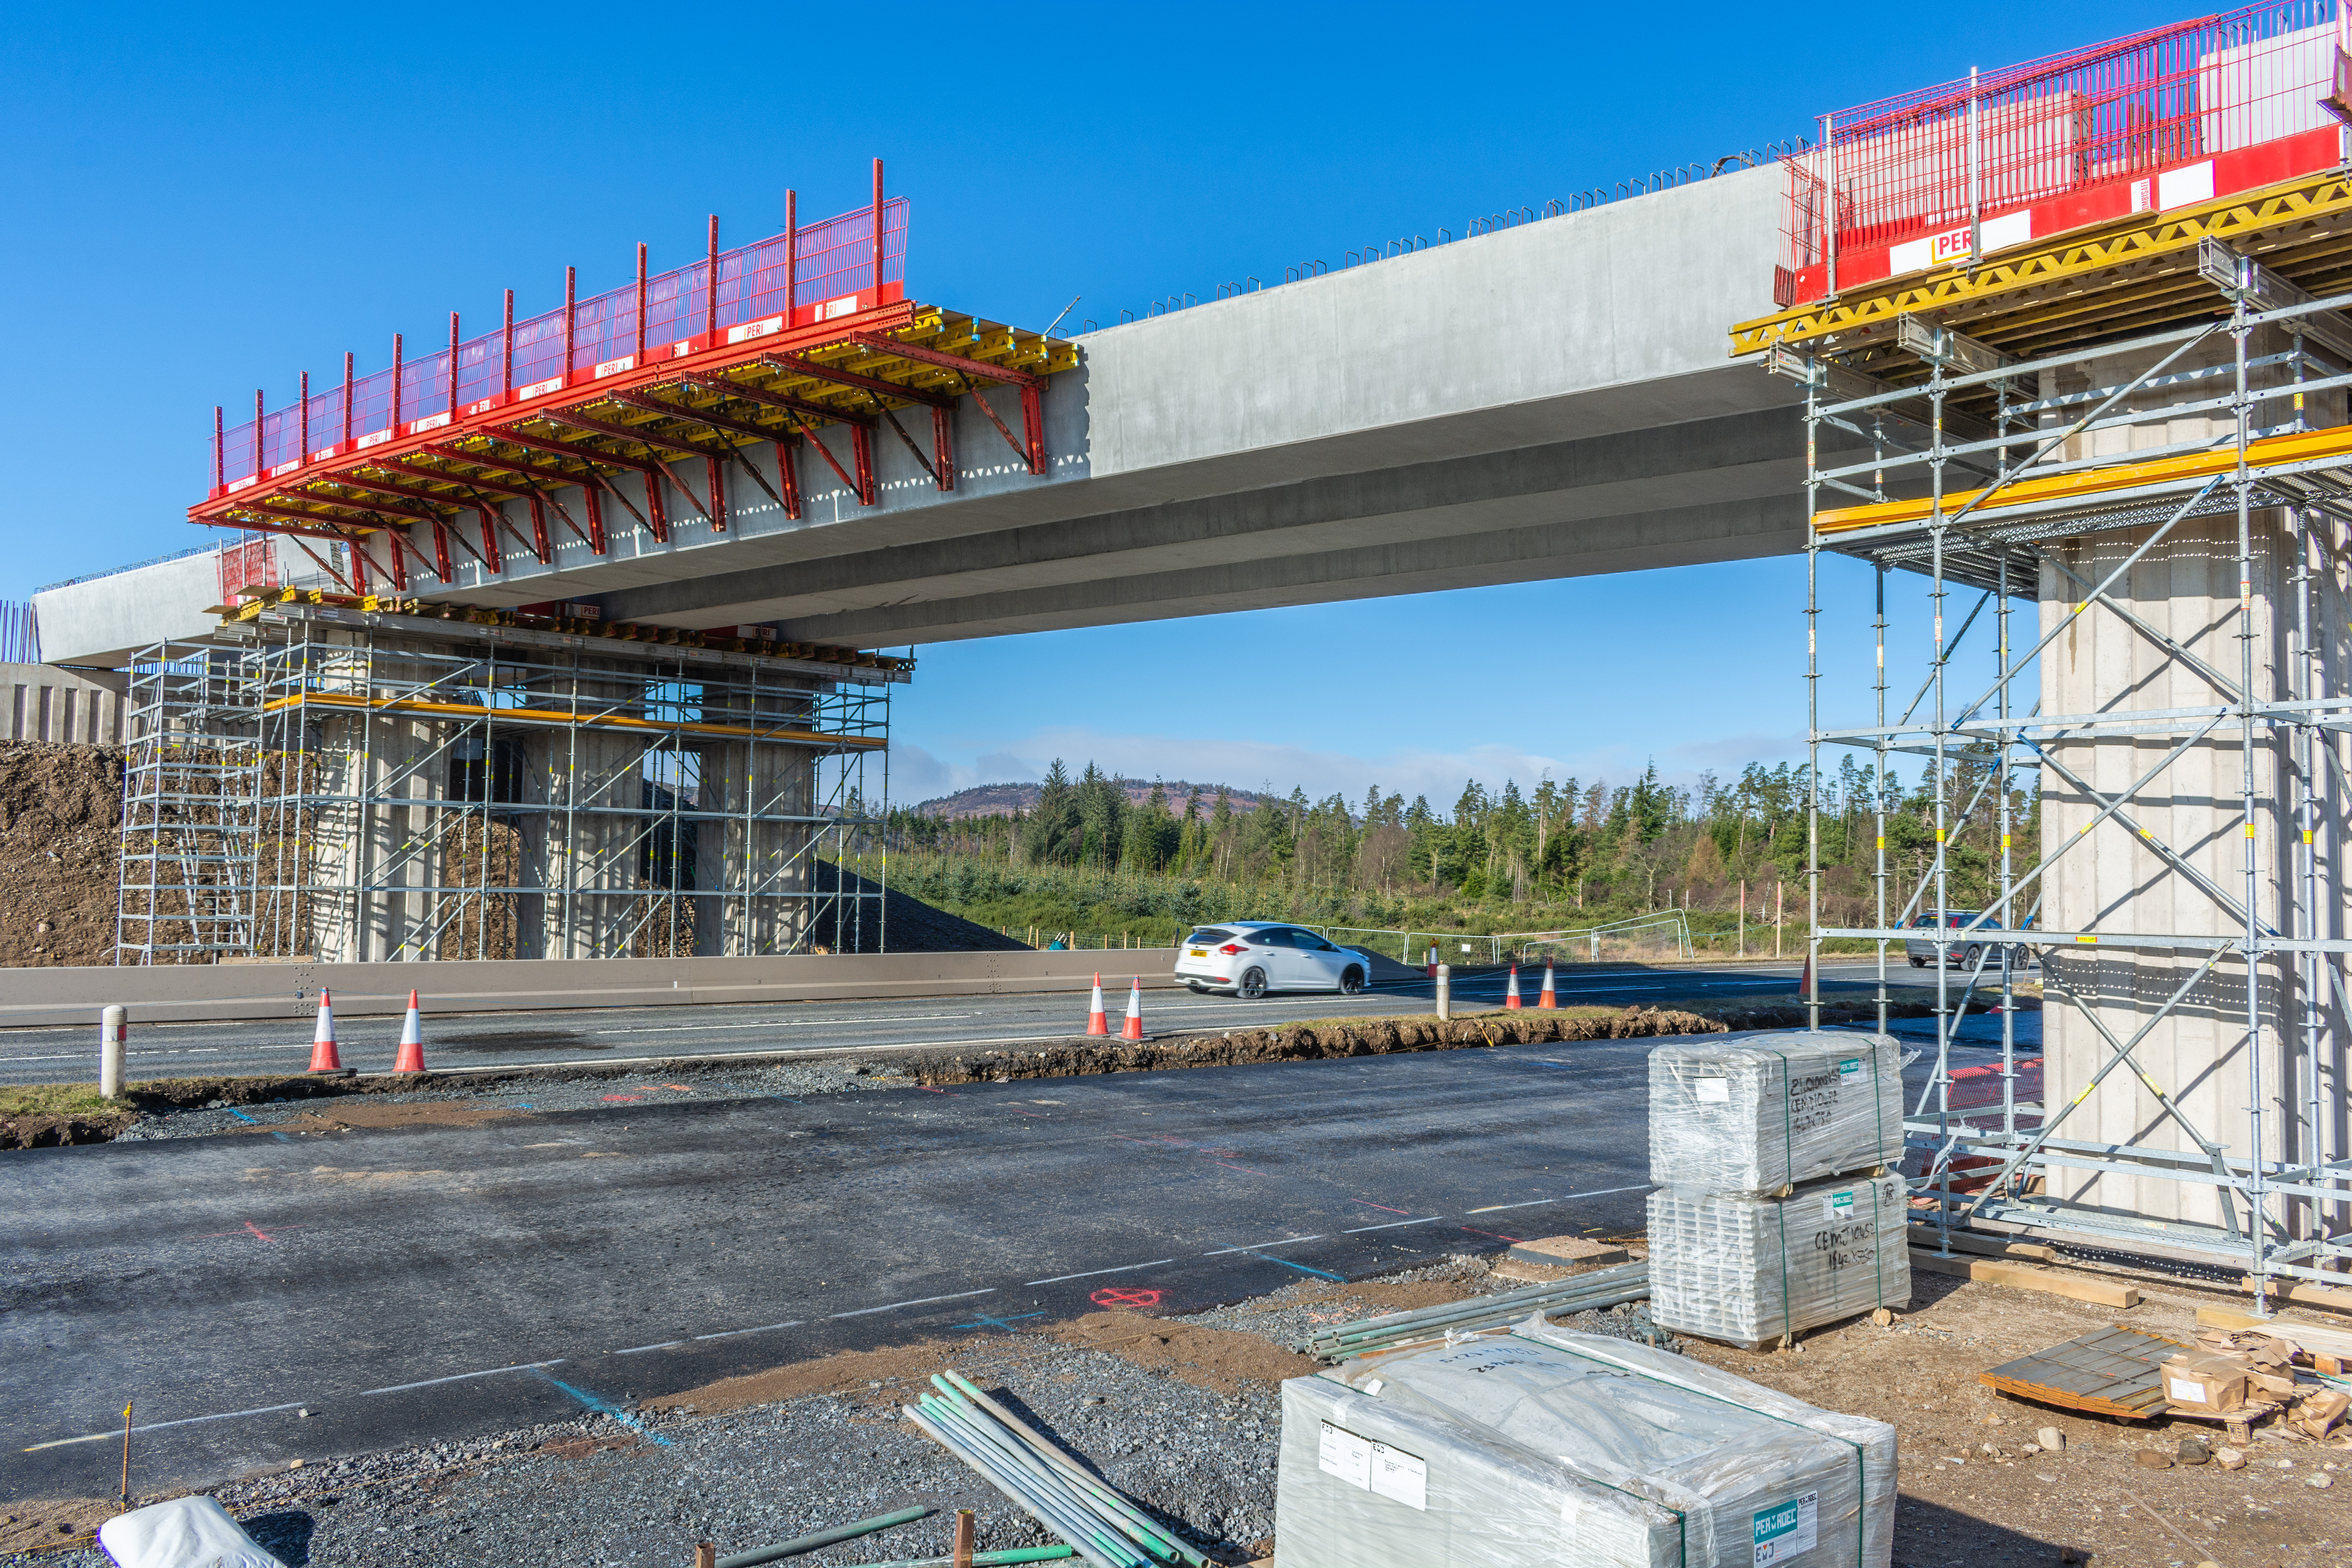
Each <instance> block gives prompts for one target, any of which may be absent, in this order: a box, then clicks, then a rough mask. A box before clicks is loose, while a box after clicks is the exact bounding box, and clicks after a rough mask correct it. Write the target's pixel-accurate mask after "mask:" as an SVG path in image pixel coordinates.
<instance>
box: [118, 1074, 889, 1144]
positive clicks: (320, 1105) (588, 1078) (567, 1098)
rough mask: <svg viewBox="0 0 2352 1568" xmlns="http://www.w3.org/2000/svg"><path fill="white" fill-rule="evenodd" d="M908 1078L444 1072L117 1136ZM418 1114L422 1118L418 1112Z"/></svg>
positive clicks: (198, 1114) (210, 1132)
mask: <svg viewBox="0 0 2352 1568" xmlns="http://www.w3.org/2000/svg"><path fill="white" fill-rule="evenodd" d="M910 1081H911V1080H910V1079H904V1078H899V1077H896V1076H893V1075H891V1074H889V1073H887V1072H886V1071H883V1070H881V1069H878V1068H869V1067H866V1066H864V1065H858V1066H850V1065H845V1064H835V1063H827V1062H810V1063H803V1064H793V1065H781V1064H780V1065H777V1066H772V1067H756V1068H731V1069H719V1070H696V1069H693V1068H657V1069H654V1070H653V1072H652V1076H650V1077H645V1078H639V1077H635V1076H614V1075H612V1074H609V1073H593V1074H582V1073H562V1072H550V1073H517V1074H512V1075H508V1074H500V1075H499V1076H498V1077H497V1078H496V1079H494V1080H492V1081H488V1082H482V1083H472V1082H468V1081H467V1079H462V1078H459V1079H442V1080H440V1081H439V1082H437V1083H436V1084H435V1085H434V1086H433V1087H432V1088H430V1089H415V1090H411V1091H408V1092H405V1093H394V1094H365V1095H358V1094H353V1095H338V1096H334V1097H332V1098H329V1099H323V1100H272V1101H270V1102H268V1104H266V1105H240V1106H230V1105H227V1104H226V1103H224V1102H223V1101H220V1100H215V1101H213V1102H212V1103H211V1104H209V1105H205V1106H200V1107H192V1108H189V1109H186V1110H164V1111H157V1112H151V1113H150V1114H148V1115H145V1116H142V1117H141V1118H140V1119H139V1120H138V1121H136V1122H133V1123H132V1124H131V1126H130V1127H129V1128H128V1129H126V1130H125V1131H122V1132H121V1133H120V1134H118V1135H117V1136H116V1139H115V1142H120V1143H131V1142H148V1141H152V1140H154V1139H160V1138H212V1137H218V1136H222V1135H224V1134H232V1133H251V1132H253V1131H257V1130H263V1131H266V1130H268V1129H270V1128H285V1127H289V1126H291V1127H292V1128H293V1129H294V1131H295V1132H296V1133H299V1132H302V1131H316V1130H318V1129H317V1126H316V1124H317V1122H318V1121H319V1120H320V1118H322V1117H324V1118H331V1117H332V1116H334V1115H335V1113H336V1112H338V1111H350V1112H354V1113H360V1112H364V1113H365V1114H368V1115H370V1116H375V1115H377V1114H380V1112H379V1110H378V1108H385V1107H394V1106H416V1107H432V1106H448V1107H451V1108H460V1107H462V1108H465V1109H467V1110H520V1111H529V1110H541V1111H549V1110H611V1109H612V1108H613V1107H614V1106H615V1105H622V1104H630V1103H643V1102H646V1101H651V1100H677V1099H682V1098H685V1097H687V1096H688V1095H691V1096H693V1097H694V1098H696V1099H698V1100H804V1099H808V1098H810V1097H813V1096H816V1095H825V1094H844V1093H850V1092H855V1091H857V1090H862V1089H904V1088H906V1087H907V1086H908V1083H909V1082H910ZM420 1119H421V1118H420Z"/></svg>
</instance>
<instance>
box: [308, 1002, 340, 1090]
mask: <svg viewBox="0 0 2352 1568" xmlns="http://www.w3.org/2000/svg"><path fill="white" fill-rule="evenodd" d="M310 1070H311V1071H312V1072H341V1071H342V1070H343V1058H342V1057H341V1055H339V1054H338V1053H337V1052H336V1050H335V1004H334V1000H333V998H331V997H330V996H329V995H328V994H327V988H326V987H325V986H323V985H322V986H320V988H319V1026H318V1027H317V1028H315V1029H313V1030H312V1031H311V1032H310Z"/></svg>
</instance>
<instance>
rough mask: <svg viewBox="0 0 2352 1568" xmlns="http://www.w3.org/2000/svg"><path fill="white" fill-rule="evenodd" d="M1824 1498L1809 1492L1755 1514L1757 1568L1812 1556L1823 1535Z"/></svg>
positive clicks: (1817, 1493)
mask: <svg viewBox="0 0 2352 1568" xmlns="http://www.w3.org/2000/svg"><path fill="white" fill-rule="evenodd" d="M1821 1508H1822V1494H1821V1493H1819V1492H1807V1493H1806V1494H1805V1495H1804V1496H1802V1497H1800V1498H1791V1499H1790V1500H1789V1501H1787V1502H1784V1503H1782V1504H1781V1505H1780V1507H1778V1508H1767V1509H1759V1510H1757V1512H1756V1568H1764V1565H1765V1564H1766V1563H1786V1562H1788V1561H1789V1560H1790V1559H1791V1558H1793V1557H1795V1556H1796V1555H1797V1554H1798V1553H1799V1552H1811V1550H1812V1549H1813V1544H1814V1542H1816V1541H1817V1540H1818V1539H1819V1538H1820V1533H1821Z"/></svg>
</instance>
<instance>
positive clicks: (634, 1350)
mask: <svg viewBox="0 0 2352 1568" xmlns="http://www.w3.org/2000/svg"><path fill="white" fill-rule="evenodd" d="M684 1343H686V1342H685V1341H684V1340H664V1341H662V1342H661V1343H659V1344H657V1345H631V1346H630V1347H629V1348H628V1349H627V1350H625V1351H614V1352H613V1353H614V1355H641V1354H643V1353H644V1352H646V1351H667V1350H675V1349H677V1347H678V1346H679V1345H682V1344H684Z"/></svg>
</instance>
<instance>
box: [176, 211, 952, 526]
mask: <svg viewBox="0 0 2352 1568" xmlns="http://www.w3.org/2000/svg"><path fill="white" fill-rule="evenodd" d="M911 211H912V208H911V205H910V204H909V203H908V200H907V199H906V198H905V197H903V196H894V197H891V198H890V199H888V200H887V201H886V202H885V203H884V204H883V216H882V240H883V258H882V278H881V281H882V282H884V283H897V284H900V285H901V286H903V285H904V284H905V282H906V277H907V237H908V226H909V222H910V214H911ZM793 248H796V250H797V255H798V260H797V266H796V268H794V267H793V265H792V264H791V263H790V262H789V260H788V254H787V253H788V249H793ZM709 266H710V264H709V260H708V259H707V258H698V259H697V260H695V261H694V262H692V263H690V264H689V265H688V266H686V267H682V268H676V269H674V270H672V271H669V272H665V273H662V274H660V275H659V276H657V277H655V278H651V279H647V281H646V347H647V349H648V351H651V350H653V349H656V348H667V346H668V345H670V344H671V343H673V342H678V341H680V340H682V339H686V338H690V337H693V336H696V335H698V333H700V332H701V331H702V330H703V324H704V321H705V320H706V316H707V311H708V303H707V289H708V288H709V283H708V279H707V274H708V273H709ZM793 270H796V271H797V287H795V288H794V289H793V294H794V295H795V297H796V298H795V300H794V302H795V303H797V304H800V305H810V304H817V303H821V302H823V301H825V300H838V299H840V298H841V297H842V296H844V295H846V294H852V293H858V292H863V291H866V290H869V289H873V288H875V287H876V279H875V277H874V211H873V209H872V208H871V207H861V208H859V209H857V210H856V211H855V212H849V213H844V214H842V215H841V216H838V217H831V218H825V219H824V220H822V221H820V222H817V223H813V224H808V225H804V226H803V227H802V228H801V230H800V233H799V236H798V239H797V242H796V246H795V247H788V246H787V243H786V240H785V237H783V236H782V235H777V236H773V237H769V238H766V239H761V240H757V241H754V242H753V243H751V244H750V245H744V246H738V247H734V248H733V249H730V250H724V251H721V252H720V253H719V310H718V316H719V320H718V326H719V329H720V330H721V331H724V330H725V329H727V328H729V327H732V326H740V325H742V324H743V323H744V322H747V321H764V320H766V319H768V318H770V317H772V316H777V315H781V314H782V313H783V311H784V308H785V300H784V289H785V278H786V274H787V272H788V271H793ZM636 310H637V286H636V280H635V279H630V280H629V281H628V282H627V283H625V284H624V285H622V286H621V287H620V288H618V289H609V290H607V291H606V292H604V293H602V294H597V295H593V296H590V297H589V298H586V299H583V300H580V301H579V302H578V305H577V307H576V313H575V318H574V327H573V332H574V337H573V343H572V363H571V366H570V368H571V370H572V372H574V373H577V372H581V371H592V372H593V370H594V369H595V367H596V366H598V365H600V364H609V363H612V362H613V361H614V360H618V359H622V358H625V357H626V356H628V355H630V354H633V353H635V352H636V339H637V321H636ZM563 325H564V313H563V311H562V310H551V311H548V312H546V313H545V314H542V315H539V316H533V317H530V318H529V319H528V320H525V321H518V322H516V323H515V328H514V369H513V373H512V374H513V382H512V384H513V385H514V386H515V387H527V386H532V385H536V384H541V383H544V382H547V381H550V380H552V379H554V378H556V377H558V376H561V375H562V374H564V370H565V365H564V361H563ZM449 353H450V351H449V350H448V349H447V348H446V347H444V348H440V349H436V350H433V351H431V352H430V353H425V354H421V355H419V356H418V357H417V358H416V359H415V360H413V361H411V362H410V363H408V364H407V365H405V366H404V368H403V372H402V374H401V377H400V399H399V403H400V406H399V410H398V418H399V422H400V423H402V424H406V423H408V422H410V421H412V420H415V419H420V418H427V417H430V416H433V415H436V414H439V413H443V412H446V411H447V409H448V407H449ZM505 360H506V329H505V328H504V326H503V325H501V326H500V327H499V330H498V331H493V332H487V333H484V334H482V335H481V336H479V337H476V338H472V339H469V340H467V341H466V342H462V343H460V344H459V346H458V349H457V363H458V381H457V401H458V403H459V405H465V404H467V403H471V402H474V401H477V400H478V399H480V398H483V397H487V396H490V395H494V394H496V393H498V392H500V391H502V390H505V389H506V380H507V371H506V364H505ZM351 393H352V422H351V426H352V427H351V433H352V437H354V438H357V437H364V436H371V435H374V434H376V433H377V432H379V431H383V430H387V429H390V428H391V427H392V425H393V423H394V409H393V374H392V372H391V371H389V370H383V371H378V372H377V373H375V374H373V375H369V376H365V377H362V378H361V379H360V380H359V381H358V382H357V383H356V384H354V385H353V386H352V388H351ZM342 410H343V402H342V389H341V388H340V387H338V388H335V389H334V390H332V391H331V392H328V393H322V394H319V395H314V396H313V397H312V399H311V414H310V418H311V424H310V445H311V447H312V449H313V450H316V449H318V448H320V447H325V446H327V445H329V444H331V442H334V441H340V440H341V438H342V425H343V419H342ZM279 414H281V415H282V416H283V424H284V425H285V426H286V427H287V428H288V429H289V430H290V431H292V432H293V434H291V435H289V436H288V437H285V439H286V440H289V441H291V442H294V443H296V444H298V445H299V441H300V434H299V423H300V422H299V416H298V414H297V411H296V410H295V409H294V408H293V407H292V406H291V405H289V407H288V408H286V409H284V410H280V411H279ZM277 417H278V416H265V421H268V420H270V419H274V418H277ZM270 428H272V429H274V428H276V426H270ZM257 437H260V438H261V439H262V441H263V442H264V444H265V445H266V444H267V441H268V431H267V430H264V431H258V432H257V430H256V429H255V426H254V424H253V422H252V421H250V420H247V421H246V422H245V423H243V424H241V425H236V426H230V427H229V428H228V429H227V430H226V431H225V432H224V434H223V437H222V441H221V471H222V477H223V479H226V480H228V481H232V482H233V481H235V480H237V479H247V478H250V477H251V476H253V475H254V474H255V473H257V472H258V471H259V470H260V469H261V468H264V467H267V466H268V464H269V463H270V462H284V461H286V460H288V458H289V457H291V456H293V453H292V452H291V451H290V450H289V452H288V453H287V456H285V457H279V458H272V459H266V460H265V459H264V458H262V456H261V455H260V454H259V453H257V450H256V442H257Z"/></svg>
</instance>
